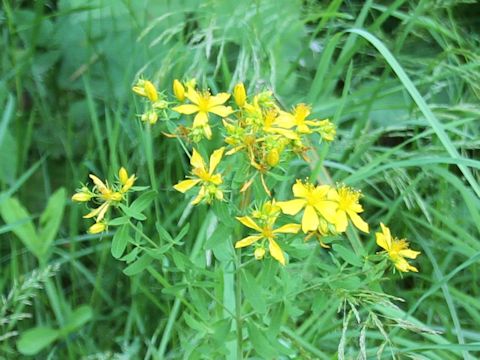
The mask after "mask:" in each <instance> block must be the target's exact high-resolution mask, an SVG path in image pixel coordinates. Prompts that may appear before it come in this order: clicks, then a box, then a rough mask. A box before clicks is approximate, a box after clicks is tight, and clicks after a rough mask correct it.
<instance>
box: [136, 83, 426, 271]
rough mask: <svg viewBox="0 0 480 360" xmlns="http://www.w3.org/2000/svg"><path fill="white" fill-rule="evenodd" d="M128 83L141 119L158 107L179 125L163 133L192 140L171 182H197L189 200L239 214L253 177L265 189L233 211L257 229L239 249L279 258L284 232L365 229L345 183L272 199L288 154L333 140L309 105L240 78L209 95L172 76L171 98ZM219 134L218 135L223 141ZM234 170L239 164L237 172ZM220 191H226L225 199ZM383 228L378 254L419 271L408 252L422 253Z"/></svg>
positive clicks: (330, 128) (329, 126) (154, 115)
mask: <svg viewBox="0 0 480 360" xmlns="http://www.w3.org/2000/svg"><path fill="white" fill-rule="evenodd" d="M133 90H134V92H135V93H137V94H138V95H140V96H143V97H145V98H147V99H148V102H149V108H148V109H147V111H146V113H144V115H142V120H144V121H147V120H148V122H150V123H151V124H154V123H155V122H156V121H157V119H158V114H159V112H158V109H162V110H163V115H164V116H165V118H164V120H165V121H166V122H170V121H171V118H173V119H174V121H175V122H174V123H171V122H170V123H169V125H170V126H169V127H168V129H172V125H173V126H174V127H175V128H176V130H175V131H174V133H168V134H165V135H167V136H168V137H178V138H180V139H182V140H185V141H186V142H187V143H188V144H191V148H192V150H191V155H190V154H188V155H189V156H190V165H191V167H192V169H191V174H190V175H188V176H187V178H186V179H184V180H181V181H180V182H178V183H177V184H176V185H174V189H175V190H177V191H179V192H181V193H185V194H187V195H188V194H190V191H191V190H193V189H194V188H195V189H197V190H196V191H195V193H194V194H193V197H192V201H191V204H193V205H197V204H200V203H207V204H211V203H212V202H214V201H220V202H229V203H230V204H231V205H232V207H231V208H232V209H235V210H234V211H237V213H238V212H240V214H242V215H243V214H244V213H245V212H248V210H247V209H248V208H249V207H251V205H250V202H251V200H250V198H249V195H250V193H251V189H250V188H251V186H252V185H253V184H255V183H256V181H257V185H258V186H257V187H255V189H257V188H258V187H259V186H260V189H262V188H263V190H264V195H263V196H264V197H265V195H266V199H264V200H263V201H260V203H261V205H260V206H259V207H258V208H255V209H254V210H252V211H251V212H250V213H249V215H245V216H237V217H236V219H237V220H238V221H239V222H240V223H241V224H243V225H244V226H246V227H248V228H249V229H251V230H253V231H254V232H253V233H252V234H250V235H248V236H247V237H245V238H243V239H241V240H239V241H237V242H236V243H235V247H236V248H243V247H247V246H250V245H251V246H253V247H254V251H253V255H254V257H255V259H257V260H260V259H263V258H264V257H265V255H266V254H267V249H268V253H269V254H270V255H271V256H272V257H273V258H274V259H276V260H277V261H278V262H280V263H281V264H282V265H284V264H285V263H286V256H285V253H284V251H283V250H282V247H281V243H282V239H281V235H282V234H290V237H291V238H292V239H293V238H298V237H303V239H304V240H305V241H306V240H309V239H311V238H312V237H316V238H317V239H318V240H319V242H320V244H321V245H322V246H323V247H327V248H328V245H326V244H325V243H324V242H323V239H325V238H326V237H328V236H332V237H338V236H340V235H341V234H342V233H345V232H346V231H347V228H348V226H349V224H351V225H352V226H353V227H355V228H356V229H358V230H360V231H361V232H362V233H365V234H368V233H369V231H370V227H369V224H368V223H367V222H366V221H365V220H364V219H363V218H362V217H361V216H360V214H361V213H363V211H364V209H363V207H362V205H361V204H360V199H361V197H362V194H361V192H360V191H359V190H356V189H353V188H351V187H348V186H346V185H342V184H341V185H337V186H331V185H329V184H316V183H315V182H312V181H310V180H309V179H306V180H300V179H299V180H296V182H295V184H293V187H292V196H291V198H290V199H286V200H283V201H277V200H275V199H274V198H273V196H272V191H271V187H272V183H273V184H275V183H276V181H277V180H275V179H276V177H278V176H281V175H282V173H283V174H285V171H284V169H283V167H282V165H283V164H288V162H289V161H290V160H291V159H292V158H293V157H299V158H300V159H304V160H305V161H306V162H309V161H310V160H309V157H308V152H309V150H310V149H311V148H313V147H314V146H316V145H314V144H319V143H321V142H331V141H333V140H334V139H335V135H336V128H335V125H334V124H333V123H332V122H330V120H328V119H315V118H314V117H312V116H311V115H312V114H311V113H312V109H311V107H310V106H309V105H306V104H303V103H300V104H297V105H295V106H294V107H293V108H292V109H291V110H290V111H286V110H285V109H283V108H282V107H281V106H280V105H279V104H278V102H277V101H276V100H275V97H274V96H273V94H272V92H271V91H260V92H258V93H255V94H252V95H251V96H249V95H248V94H247V91H246V89H245V86H244V85H243V83H238V84H237V85H236V86H235V87H234V89H233V93H232V94H229V93H226V92H219V93H216V94H213V93H212V92H211V91H210V90H208V89H201V88H198V87H197V82H196V81H195V80H189V81H186V82H181V81H179V80H174V82H173V89H172V90H173V95H174V96H173V97H172V98H171V101H170V102H168V101H167V100H166V98H167V97H166V95H165V96H164V95H158V92H157V90H156V88H155V86H154V85H153V84H152V83H151V82H150V81H148V80H139V81H138V83H137V84H136V85H135V86H134V88H133ZM232 95H233V96H232ZM168 110H170V111H168ZM169 114H170V115H169ZM144 117H145V119H144ZM177 119H178V120H177ZM219 141H221V142H223V144H222V145H221V146H220V147H219V146H218V142H219ZM212 148H213V149H216V150H213V151H212V150H211V149H212ZM208 154H211V155H210V159H209V162H208V164H207V162H206V160H205V159H207V157H206V156H205V155H208ZM239 169H243V170H241V173H240V174H238V172H239V171H240V170H239ZM230 170H234V171H233V172H234V173H235V172H236V177H235V178H233V177H232V176H230V174H231V173H232V171H230ZM225 192H228V193H230V194H231V196H229V199H227V198H226V197H225ZM235 195H238V196H235ZM257 196H258V192H257ZM239 199H241V200H239ZM256 203H257V204H258V203H259V201H258V200H257V201H256ZM238 209H240V210H238ZM277 224H278V225H277ZM381 228H382V233H377V234H376V238H377V244H378V245H379V246H380V247H382V248H383V249H384V250H385V251H384V252H382V253H380V254H381V256H383V258H386V259H389V260H390V261H391V263H392V264H393V265H394V267H395V269H397V270H399V271H402V272H408V271H416V268H415V267H413V266H412V265H410V264H409V263H408V262H407V261H406V260H405V258H411V259H414V258H415V257H416V256H417V255H418V254H419V252H416V251H413V250H409V249H408V243H407V242H406V241H405V240H398V239H396V238H392V237H391V235H390V231H389V229H388V228H387V227H386V226H385V225H383V224H381Z"/></svg>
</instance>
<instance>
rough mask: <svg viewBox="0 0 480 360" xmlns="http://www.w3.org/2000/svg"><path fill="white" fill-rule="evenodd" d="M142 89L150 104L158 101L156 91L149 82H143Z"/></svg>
mask: <svg viewBox="0 0 480 360" xmlns="http://www.w3.org/2000/svg"><path fill="white" fill-rule="evenodd" d="M143 87H144V88H145V95H146V96H147V98H148V99H149V100H150V101H151V102H155V101H157V100H158V93H157V89H156V88H155V85H153V84H152V82H151V81H148V80H145V82H144V83H143Z"/></svg>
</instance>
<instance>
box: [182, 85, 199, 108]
mask: <svg viewBox="0 0 480 360" xmlns="http://www.w3.org/2000/svg"><path fill="white" fill-rule="evenodd" d="M185 96H186V97H187V99H188V100H190V101H191V102H192V103H194V104H197V105H198V103H199V102H200V97H201V96H200V94H199V93H198V92H197V91H196V90H195V89H194V87H192V86H188V84H187V93H186V94H185Z"/></svg>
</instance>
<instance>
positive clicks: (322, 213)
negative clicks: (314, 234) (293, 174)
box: [277, 180, 338, 233]
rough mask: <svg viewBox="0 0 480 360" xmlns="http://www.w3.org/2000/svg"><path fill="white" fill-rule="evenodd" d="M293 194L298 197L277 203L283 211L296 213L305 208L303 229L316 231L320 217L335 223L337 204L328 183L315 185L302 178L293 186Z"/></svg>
mask: <svg viewBox="0 0 480 360" xmlns="http://www.w3.org/2000/svg"><path fill="white" fill-rule="evenodd" d="M292 190H293V195H294V196H295V197H296V198H297V199H294V200H290V201H280V202H278V203H277V205H278V206H280V208H281V209H282V211H283V213H285V214H288V215H296V214H297V213H298V212H300V210H302V209H305V211H304V212H303V217H302V230H303V232H304V233H307V232H308V231H316V230H317V229H318V226H319V225H320V219H321V218H320V217H323V218H325V219H326V220H327V221H328V222H330V223H332V224H333V223H335V220H336V210H337V206H338V205H337V204H336V203H335V202H334V201H332V200H331V199H330V193H331V192H332V188H331V187H330V186H328V185H317V186H314V185H313V184H310V183H303V182H302V181H300V180H297V182H296V183H295V184H294V185H293V187H292Z"/></svg>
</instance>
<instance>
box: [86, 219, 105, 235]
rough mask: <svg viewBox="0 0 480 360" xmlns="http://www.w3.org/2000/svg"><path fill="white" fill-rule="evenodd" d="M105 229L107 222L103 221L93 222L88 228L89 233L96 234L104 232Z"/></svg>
mask: <svg viewBox="0 0 480 360" xmlns="http://www.w3.org/2000/svg"><path fill="white" fill-rule="evenodd" d="M106 229H107V224H106V223H105V222H99V223H95V224H93V225H92V226H90V227H89V228H88V233H89V234H98V233H101V232H104V231H105V230H106Z"/></svg>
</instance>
